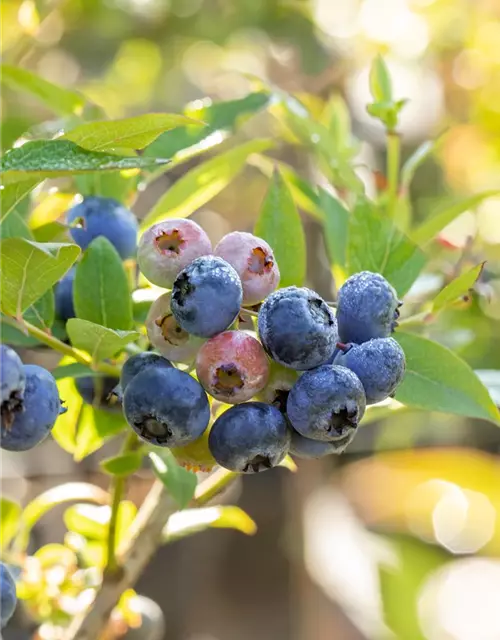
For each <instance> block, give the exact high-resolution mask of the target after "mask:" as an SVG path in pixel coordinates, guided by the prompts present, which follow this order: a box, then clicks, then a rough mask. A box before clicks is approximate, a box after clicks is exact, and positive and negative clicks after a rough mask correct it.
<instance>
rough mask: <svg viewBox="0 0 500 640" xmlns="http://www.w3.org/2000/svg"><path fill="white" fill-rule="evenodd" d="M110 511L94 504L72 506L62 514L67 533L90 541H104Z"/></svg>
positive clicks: (106, 507)
mask: <svg viewBox="0 0 500 640" xmlns="http://www.w3.org/2000/svg"><path fill="white" fill-rule="evenodd" d="M110 515H111V509H110V507H108V506H104V507H99V506H97V505H95V504H73V505H71V507H68V508H67V509H66V511H65V512H64V514H63V520H64V524H65V525H66V528H67V529H68V531H74V532H75V533H79V534H80V535H81V536H84V537H85V538H90V539H92V540H106V536H107V533H108V524H109V518H110Z"/></svg>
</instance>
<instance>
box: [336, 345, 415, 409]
mask: <svg viewBox="0 0 500 640" xmlns="http://www.w3.org/2000/svg"><path fill="white" fill-rule="evenodd" d="M335 364H336V365H341V366H343V367H347V368H348V369H350V370H351V371H354V373H355V374H356V375H357V376H358V378H359V379H360V380H361V384H362V385H363V387H364V390H365V394H366V404H374V403H375V402H381V401H382V400H385V398H387V397H389V396H390V395H392V394H393V393H394V392H395V391H396V388H397V387H398V385H399V384H400V382H401V380H402V379H403V376H404V373H405V365H406V362H405V354H404V351H403V349H401V347H400V346H399V344H398V343H397V342H396V340H394V338H376V339H375V340H368V342H364V343H363V344H359V345H358V344H348V345H341V351H340V352H339V354H338V355H337V357H336V358H335Z"/></svg>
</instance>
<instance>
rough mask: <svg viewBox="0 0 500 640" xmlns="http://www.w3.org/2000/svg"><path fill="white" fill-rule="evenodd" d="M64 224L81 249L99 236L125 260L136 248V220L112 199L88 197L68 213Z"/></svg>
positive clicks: (127, 210)
mask: <svg viewBox="0 0 500 640" xmlns="http://www.w3.org/2000/svg"><path fill="white" fill-rule="evenodd" d="M67 221H68V224H70V225H71V224H75V225H76V223H78V226H74V227H73V228H71V231H70V233H71V236H72V238H73V240H74V241H75V242H76V244H78V245H79V246H80V247H81V248H82V249H86V248H87V247H88V246H89V244H90V243H91V242H92V240H94V238H97V237H99V236H104V237H105V238H107V239H108V240H109V241H110V242H111V244H112V245H113V246H114V247H115V249H116V250H117V251H118V253H119V254H120V257H121V258H122V259H123V260H125V259H126V258H131V257H132V256H134V255H135V251H136V245H137V229H138V225H137V220H136V218H135V216H134V214H133V213H132V212H131V211H130V210H129V209H127V208H126V207H124V206H123V205H121V204H120V203H119V202H117V201H116V200H113V199H112V198H102V197H99V196H89V197H87V198H85V199H84V200H83V202H81V203H80V204H77V205H76V206H75V207H73V208H72V209H70V210H69V211H68V214H67Z"/></svg>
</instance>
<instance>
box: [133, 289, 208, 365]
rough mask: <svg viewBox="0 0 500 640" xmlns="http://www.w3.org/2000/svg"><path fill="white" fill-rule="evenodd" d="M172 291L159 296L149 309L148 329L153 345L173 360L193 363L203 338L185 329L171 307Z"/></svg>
mask: <svg viewBox="0 0 500 640" xmlns="http://www.w3.org/2000/svg"><path fill="white" fill-rule="evenodd" d="M171 295H172V294H171V293H170V292H167V293H164V294H163V295H161V296H160V297H159V298H157V299H156V300H155V301H154V302H153V304H152V305H151V308H150V309H149V313H148V316H147V318H146V330H147V332H148V338H149V341H150V342H151V344H152V345H153V347H155V348H156V349H158V351H159V352H160V353H161V355H162V356H165V358H168V359H169V360H172V361H173V362H184V363H188V364H189V363H191V362H192V361H193V360H194V358H195V356H196V354H197V353H198V350H199V348H200V347H201V345H202V344H203V342H204V340H203V339H202V338H197V337H196V336H192V335H190V334H189V333H188V332H187V331H184V329H182V328H181V327H180V326H179V325H178V324H177V320H176V319H175V317H174V315H173V313H172V311H171V309H170V298H171Z"/></svg>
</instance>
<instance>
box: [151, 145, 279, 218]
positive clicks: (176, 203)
mask: <svg viewBox="0 0 500 640" xmlns="http://www.w3.org/2000/svg"><path fill="white" fill-rule="evenodd" d="M272 146H273V143H272V142H271V141H270V140H251V141H250V142H245V143H243V144H240V145H239V146H237V147H234V149H230V150H229V151H226V152H224V153H221V154H220V155H218V156H215V157H214V158H211V159H210V160H207V161H206V162H204V163H202V164H200V165H199V166H197V167H195V168H194V169H191V171H188V172H187V173H185V174H184V175H183V176H182V177H181V178H179V180H177V182H176V183H175V184H173V185H172V186H171V187H170V188H169V190H168V191H167V192H166V193H165V194H164V195H163V196H162V197H161V198H160V199H159V200H158V202H157V203H156V204H155V205H154V207H153V208H152V209H151V211H150V212H149V213H148V215H147V216H146V217H145V218H144V220H143V221H142V225H141V228H142V229H146V228H147V227H150V226H151V225H152V224H154V223H155V222H157V221H158V220H160V219H164V218H186V217H187V216H189V215H190V214H191V213H193V212H194V211H196V210H197V209H199V208H200V207H202V206H203V205H204V204H206V203H207V202H208V201H209V200H211V199H212V198H214V197H215V196H216V195H217V194H218V193H220V192H221V191H222V190H223V189H224V188H225V187H227V185H228V184H229V183H230V182H231V181H232V180H234V178H236V176H237V175H238V174H239V173H240V171H242V170H243V168H244V166H245V164H246V161H247V159H248V157H249V156H250V155H251V154H252V153H258V152H260V151H265V150H266V149H269V148H270V147H272Z"/></svg>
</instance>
